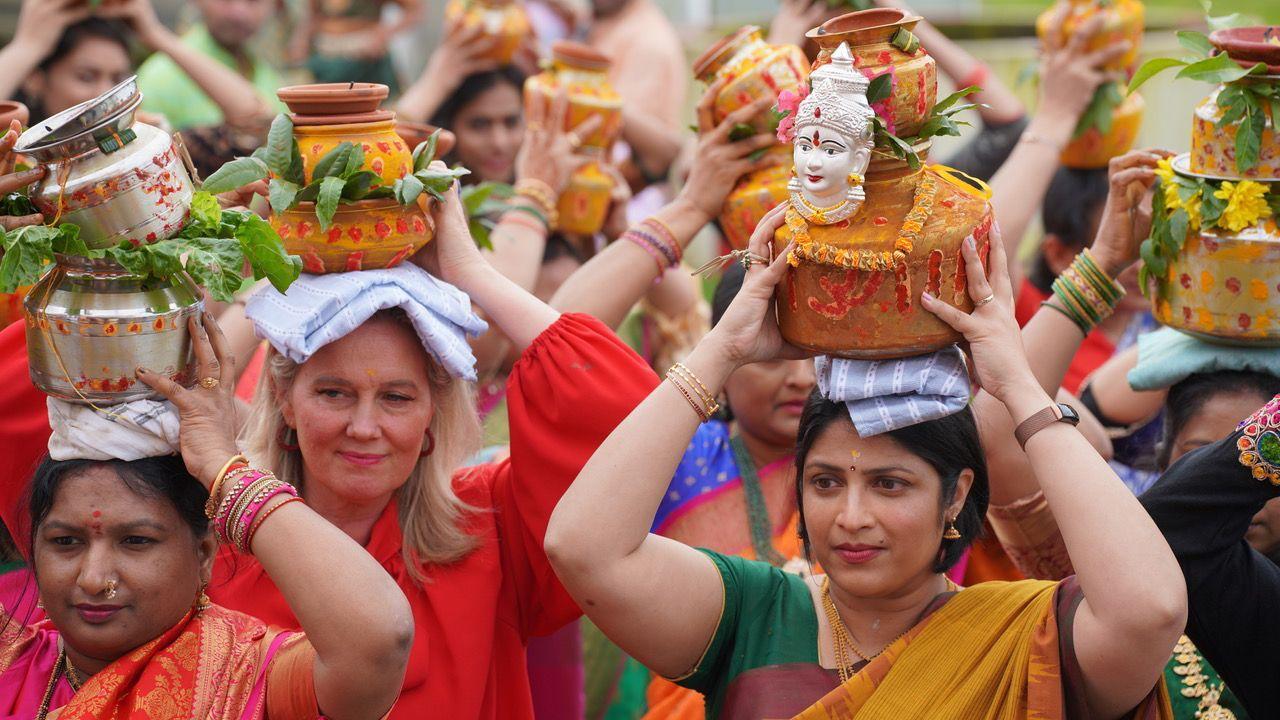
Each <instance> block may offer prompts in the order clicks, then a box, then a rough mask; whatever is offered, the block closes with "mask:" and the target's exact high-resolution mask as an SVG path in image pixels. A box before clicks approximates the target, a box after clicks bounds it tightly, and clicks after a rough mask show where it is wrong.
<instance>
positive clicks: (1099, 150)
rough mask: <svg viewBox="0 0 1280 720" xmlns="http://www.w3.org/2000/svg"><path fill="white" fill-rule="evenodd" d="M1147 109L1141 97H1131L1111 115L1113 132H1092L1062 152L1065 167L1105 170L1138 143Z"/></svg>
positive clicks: (1111, 129)
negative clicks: (1116, 158)
mask: <svg viewBox="0 0 1280 720" xmlns="http://www.w3.org/2000/svg"><path fill="white" fill-rule="evenodd" d="M1146 105H1147V103H1146V101H1144V100H1143V99H1142V96H1141V95H1139V94H1138V93H1136V92H1135V93H1131V94H1130V95H1129V96H1128V97H1126V98H1125V100H1124V102H1123V103H1121V105H1120V107H1118V108H1116V109H1115V111H1114V112H1113V113H1112V114H1111V128H1110V129H1109V130H1108V131H1107V132H1106V133H1103V132H1101V131H1100V130H1098V128H1096V127H1093V128H1089V129H1088V130H1086V131H1084V133H1082V134H1081V135H1080V136H1079V137H1077V138H1075V139H1073V140H1072V141H1071V142H1070V143H1068V144H1067V146H1066V147H1065V148H1063V149H1062V156H1061V158H1060V161H1061V162H1062V164H1063V165H1066V166H1067V167H1069V168H1085V169H1087V168H1104V167H1106V166H1107V165H1108V164H1109V163H1110V162H1111V158H1113V157H1117V156H1119V155H1123V154H1125V153H1127V152H1129V150H1130V149H1131V148H1132V147H1133V144H1134V143H1135V142H1136V141H1137V139H1138V130H1139V129H1141V127H1142V111H1143V110H1144V109H1145V108H1146Z"/></svg>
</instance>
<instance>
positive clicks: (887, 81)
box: [867, 72, 936, 107]
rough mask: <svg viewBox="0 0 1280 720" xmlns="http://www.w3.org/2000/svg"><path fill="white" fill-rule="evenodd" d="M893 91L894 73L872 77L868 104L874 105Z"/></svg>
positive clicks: (868, 86) (868, 91)
mask: <svg viewBox="0 0 1280 720" xmlns="http://www.w3.org/2000/svg"><path fill="white" fill-rule="evenodd" d="M892 92H893V73H890V72H886V73H884V74H882V75H877V76H876V77H874V78H872V79H871V84H870V85H867V104H868V105H874V104H876V103H878V102H880V101H881V100H884V99H886V98H888V97H889V94H890V93H892ZM935 107H936V106H935Z"/></svg>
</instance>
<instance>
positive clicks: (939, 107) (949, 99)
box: [933, 85, 982, 114]
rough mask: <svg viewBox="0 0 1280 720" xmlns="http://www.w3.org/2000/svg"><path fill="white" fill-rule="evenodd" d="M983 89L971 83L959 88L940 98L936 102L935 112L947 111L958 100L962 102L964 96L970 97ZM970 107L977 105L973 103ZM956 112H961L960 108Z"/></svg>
mask: <svg viewBox="0 0 1280 720" xmlns="http://www.w3.org/2000/svg"><path fill="white" fill-rule="evenodd" d="M981 91H982V88H981V87H979V86H977V85H970V86H969V87H967V88H963V89H960V90H957V91H955V92H953V93H951V94H950V95H948V96H946V97H945V98H943V99H941V100H939V101H938V102H936V103H934V105H933V112H934V113H936V114H942V113H944V112H946V111H947V109H948V108H950V107H951V106H952V105H955V104H956V103H957V102H960V100H961V99H962V98H966V97H969V96H970V95H972V94H974V93H976V92H981ZM969 107H977V106H976V105H972V106H969ZM962 109H963V108H962ZM956 112H960V110H956Z"/></svg>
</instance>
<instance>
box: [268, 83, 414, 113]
mask: <svg viewBox="0 0 1280 720" xmlns="http://www.w3.org/2000/svg"><path fill="white" fill-rule="evenodd" d="M390 92H391V90H390V88H388V87H387V86H386V85H379V84H378V83H358V82H345V83H315V84H311V85H291V86H289V87H283V88H280V89H279V90H277V91H276V97H278V98H280V101H281V102H283V103H284V104H285V105H288V106H289V110H290V111H291V112H293V113H294V114H296V115H304V116H305V115H357V114H364V113H372V112H377V111H378V106H379V105H381V104H382V101H383V100H386V99H387V95H388V94H390Z"/></svg>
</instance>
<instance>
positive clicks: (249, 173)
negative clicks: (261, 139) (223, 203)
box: [201, 157, 271, 195]
mask: <svg viewBox="0 0 1280 720" xmlns="http://www.w3.org/2000/svg"><path fill="white" fill-rule="evenodd" d="M270 174H271V173H270V171H269V170H268V169H267V164H266V163H265V162H263V161H261V160H259V159H258V158H255V157H247V158H236V159H235V160H232V161H231V162H229V163H227V164H226V165H223V166H222V167H220V168H218V169H217V170H215V171H214V172H213V174H212V175H210V176H209V177H208V178H206V179H205V181H204V186H203V187H202V188H201V189H202V190H204V191H205V192H207V193H213V194H214V195H217V194H218V193H224V192H230V191H232V190H239V189H240V188H242V187H244V186H245V185H248V184H249V183H253V182H257V181H259V180H266V179H267V177H268V176H270Z"/></svg>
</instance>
